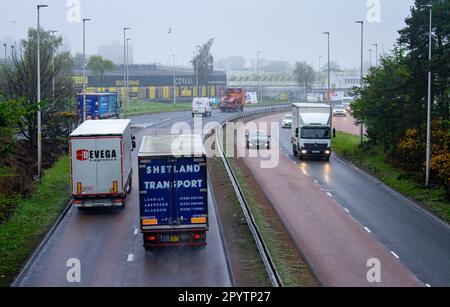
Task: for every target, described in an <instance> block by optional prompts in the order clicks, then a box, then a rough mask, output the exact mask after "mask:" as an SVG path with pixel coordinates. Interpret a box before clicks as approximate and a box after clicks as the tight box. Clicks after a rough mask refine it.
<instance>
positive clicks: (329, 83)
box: [323, 32, 331, 101]
mask: <svg viewBox="0 0 450 307" xmlns="http://www.w3.org/2000/svg"><path fill="white" fill-rule="evenodd" d="M323 34H325V35H327V36H328V94H327V99H328V101H331V72H330V32H323Z"/></svg>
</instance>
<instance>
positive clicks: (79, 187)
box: [77, 182, 83, 194]
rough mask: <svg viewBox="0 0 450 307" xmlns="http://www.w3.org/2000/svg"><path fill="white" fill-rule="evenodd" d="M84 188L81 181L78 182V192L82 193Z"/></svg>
mask: <svg viewBox="0 0 450 307" xmlns="http://www.w3.org/2000/svg"><path fill="white" fill-rule="evenodd" d="M82 190H83V187H82V185H81V182H77V194H81V192H82Z"/></svg>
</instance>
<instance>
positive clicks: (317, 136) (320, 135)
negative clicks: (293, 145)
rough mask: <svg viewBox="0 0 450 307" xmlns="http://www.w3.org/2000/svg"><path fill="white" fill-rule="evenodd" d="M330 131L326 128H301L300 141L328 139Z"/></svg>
mask: <svg viewBox="0 0 450 307" xmlns="http://www.w3.org/2000/svg"><path fill="white" fill-rule="evenodd" d="M330 132H331V129H330V128H326V127H320V128H303V129H302V135H301V138H302V139H314V140H322V139H329V138H330V136H331V134H330Z"/></svg>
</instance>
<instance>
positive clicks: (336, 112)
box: [333, 104, 347, 117]
mask: <svg viewBox="0 0 450 307" xmlns="http://www.w3.org/2000/svg"><path fill="white" fill-rule="evenodd" d="M333 116H334V117H336V116H344V117H346V116H347V110H346V109H345V105H343V104H341V105H337V106H334V108H333Z"/></svg>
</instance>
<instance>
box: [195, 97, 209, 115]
mask: <svg viewBox="0 0 450 307" xmlns="http://www.w3.org/2000/svg"><path fill="white" fill-rule="evenodd" d="M196 115H202V116H207V117H211V115H212V103H211V100H210V99H209V98H194V99H193V101H192V116H193V117H194V116H196Z"/></svg>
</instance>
